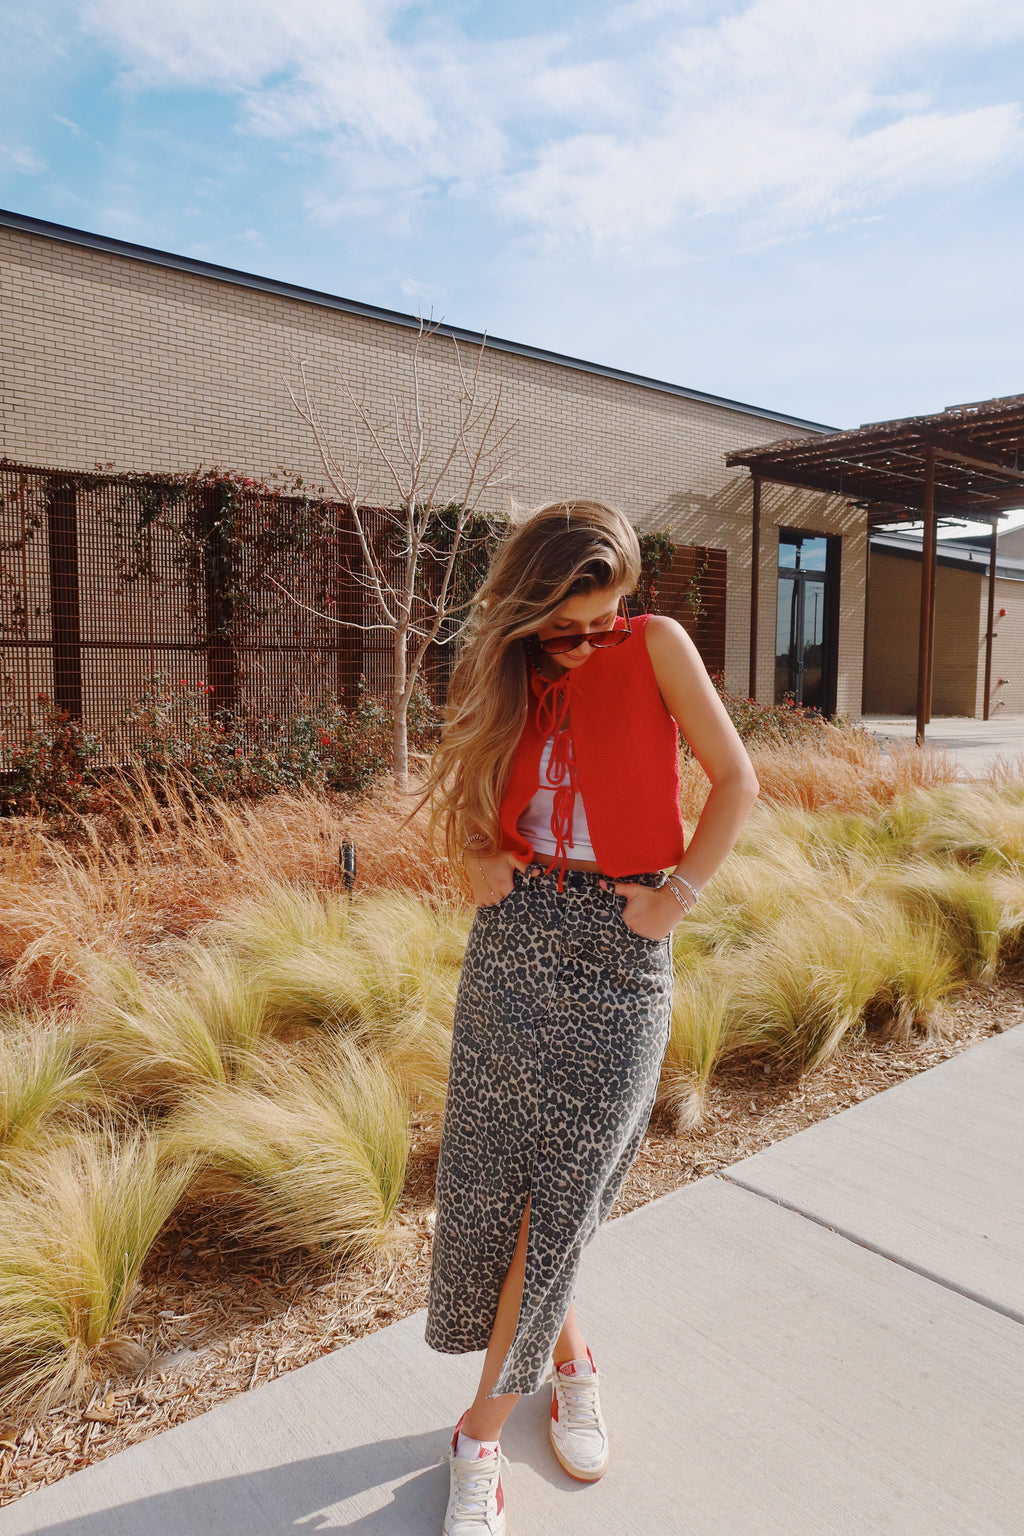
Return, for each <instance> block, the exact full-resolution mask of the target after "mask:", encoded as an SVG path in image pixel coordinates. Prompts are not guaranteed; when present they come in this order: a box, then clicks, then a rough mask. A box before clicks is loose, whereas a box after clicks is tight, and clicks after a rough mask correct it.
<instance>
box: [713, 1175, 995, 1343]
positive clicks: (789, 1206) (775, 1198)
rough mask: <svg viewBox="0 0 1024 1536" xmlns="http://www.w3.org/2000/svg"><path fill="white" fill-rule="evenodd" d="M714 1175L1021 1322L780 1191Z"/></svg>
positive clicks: (962, 1288)
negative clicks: (835, 1223)
mask: <svg viewBox="0 0 1024 1536" xmlns="http://www.w3.org/2000/svg"><path fill="white" fill-rule="evenodd" d="M714 1177H715V1178H717V1179H723V1180H724V1181H725V1182H726V1183H727V1184H734V1185H735V1186H736V1188H737V1189H745V1190H746V1191H747V1193H748V1194H751V1195H758V1196H759V1197H760V1198H761V1199H762V1200H769V1201H770V1202H771V1203H772V1205H780V1206H782V1208H783V1210H786V1211H792V1212H793V1213H794V1215H796V1216H802V1217H803V1218H804V1219H805V1221H813V1223H814V1225H815V1226H816V1227H823V1228H824V1229H825V1231H826V1232H834V1233H835V1234H836V1236H837V1237H843V1238H845V1239H846V1241H847V1242H850V1243H856V1245H857V1247H858V1248H866V1249H867V1251H868V1252H869V1253H876V1254H877V1255H878V1256H879V1258H881V1259H888V1260H889V1262H890V1263H891V1264H898V1265H899V1267H900V1269H908V1270H910V1271H911V1273H912V1274H915V1275H920V1276H921V1278H922V1279H924V1280H930V1281H932V1283H933V1284H934V1285H941V1286H942V1288H943V1290H946V1291H952V1292H953V1294H954V1295H955V1296H962V1297H963V1298H964V1300H965V1301H973V1302H977V1304H978V1306H980V1307H985V1308H986V1309H987V1310H988V1311H989V1312H998V1313H999V1315H1000V1316H1001V1317H1008V1318H1009V1319H1010V1321H1011V1322H1013V1323H1024V1313H1020V1312H1015V1311H1014V1309H1013V1308H1012V1307H1004V1306H1002V1305H1001V1304H1000V1303H999V1302H998V1301H993V1300H992V1299H991V1297H989V1296H981V1295H979V1294H978V1292H977V1291H968V1290H966V1289H965V1288H964V1287H963V1286H961V1285H956V1284H955V1283H954V1282H953V1281H952V1280H946V1279H944V1277H943V1276H942V1275H937V1274H936V1273H935V1271H934V1270H931V1269H925V1268H924V1267H923V1266H922V1265H920V1264H912V1263H911V1262H910V1260H909V1259H903V1258H901V1257H900V1256H899V1254H898V1253H892V1252H891V1251H890V1250H889V1249H888V1248H880V1247H879V1246H878V1244H877V1243H869V1242H868V1241H867V1239H866V1238H863V1237H858V1236H857V1234H856V1233H855V1232H848V1231H847V1230H846V1228H845V1227H835V1226H833V1225H832V1223H831V1222H829V1221H826V1220H825V1219H824V1217H822V1216H815V1214H814V1212H813V1211H807V1210H805V1209H804V1208H803V1206H801V1205H794V1204H793V1203H792V1201H789V1200H783V1198H782V1196H781V1195H770V1194H768V1193H767V1191H766V1190H763V1189H758V1188H757V1186H756V1185H754V1184H747V1183H745V1182H744V1180H743V1179H738V1178H736V1176H735V1174H732V1173H729V1172H728V1170H727V1169H720V1170H719V1171H718V1172H717V1173H716V1174H715V1175H714Z"/></svg>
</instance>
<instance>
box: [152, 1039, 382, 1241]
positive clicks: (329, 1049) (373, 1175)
mask: <svg viewBox="0 0 1024 1536" xmlns="http://www.w3.org/2000/svg"><path fill="white" fill-rule="evenodd" d="M160 1142H161V1148H162V1155H163V1157H164V1159H165V1161H166V1162H167V1164H168V1165H169V1166H170V1167H171V1168H177V1167H178V1166H179V1165H180V1164H184V1165H185V1166H190V1165H196V1166H197V1167H198V1169H199V1173H198V1177H197V1181H196V1192H197V1194H199V1195H202V1196H205V1197H207V1198H213V1199H219V1200H222V1201H224V1202H226V1203H227V1204H228V1206H229V1207H230V1208H231V1209H232V1211H233V1213H234V1216H235V1226H236V1230H237V1231H239V1232H240V1233H243V1234H244V1235H246V1236H247V1237H248V1238H249V1239H250V1240H251V1241H252V1242H254V1243H258V1244H260V1245H265V1246H268V1247H276V1248H293V1247H297V1246H298V1247H303V1248H307V1249H310V1250H311V1251H312V1252H313V1253H315V1254H316V1255H318V1256H319V1257H322V1258H329V1259H343V1258H353V1257H355V1258H360V1257H365V1256H366V1255H367V1254H369V1253H372V1252H374V1251H376V1250H379V1249H380V1248H381V1247H383V1246H384V1245H385V1244H386V1242H387V1238H388V1221H389V1218H390V1216H391V1213H392V1211H393V1210H394V1208H395V1205H396V1203H397V1201H398V1198H399V1196H400V1195H401V1192H402V1185H403V1183H404V1180H405V1169H406V1163H407V1161H408V1156H409V1146H410V1134H409V1116H408V1109H407V1106H406V1103H405V1099H404V1097H403V1096H402V1095H401V1094H400V1093H399V1091H398V1089H397V1088H396V1086H395V1084H394V1082H393V1080H392V1078H391V1075H390V1073H389V1072H388V1070H387V1068H386V1067H385V1066H384V1064H383V1063H382V1062H380V1061H377V1060H374V1059H373V1058H372V1057H370V1056H368V1055H367V1054H366V1053H365V1052H364V1051H361V1050H359V1049H357V1048H356V1047H354V1046H353V1045H351V1044H350V1043H348V1042H345V1041H343V1040H341V1039H339V1038H336V1039H335V1040H333V1041H332V1042H330V1043H329V1044H328V1045H324V1046H323V1047H322V1048H321V1049H320V1050H319V1051H318V1052H317V1054H316V1055H313V1056H308V1055H303V1057H301V1058H298V1059H297V1058H293V1057H289V1056H288V1055H287V1054H286V1053H285V1052H284V1051H283V1050H281V1049H278V1050H277V1051H270V1052H267V1053H265V1054H264V1055H263V1057H262V1058H261V1060H260V1063H259V1066H258V1068H257V1070H256V1072H255V1073H254V1076H253V1078H252V1080H251V1081H250V1082H248V1083H245V1084H237V1083H236V1084H234V1085H227V1084H221V1085H214V1084H211V1085H210V1086H208V1087H205V1088H201V1089H197V1090H196V1091H195V1092H194V1093H192V1094H191V1095H190V1096H189V1098H188V1100H187V1101H186V1102H185V1103H183V1104H182V1105H181V1106H180V1107H179V1108H178V1109H177V1110H175V1111H174V1112H173V1113H172V1114H171V1115H170V1116H169V1117H168V1118H167V1119H166V1120H165V1121H164V1123H163V1124H162V1126H161V1130H160Z"/></svg>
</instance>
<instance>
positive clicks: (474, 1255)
mask: <svg viewBox="0 0 1024 1536" xmlns="http://www.w3.org/2000/svg"><path fill="white" fill-rule="evenodd" d="M633 878H639V879H642V880H644V881H645V882H647V883H652V884H657V883H658V882H659V881H660V879H661V876H660V875H654V876H640V877H633ZM597 882H598V877H597V876H596V875H589V874H583V873H580V872H573V871H569V872H568V873H567V874H566V876H565V881H564V890H563V891H561V892H559V891H558V889H557V882H556V879H555V877H554V875H551V876H547V875H539V876H537V877H534V876H533V874H532V872H531V873H528V874H526V875H520V874H518V873H517V874H516V877H515V884H514V886H513V889H512V892H511V894H510V895H509V896H507V897H506V898H505V899H504V900H503V901H501V902H499V903H498V904H497V905H496V906H493V907H481V908H479V909H478V911H477V913H476V916H475V918H474V921H473V927H472V929H471V932H470V937H469V943H468V945H467V948H466V957H465V961H464V963H463V969H462V975H461V978H460V982H459V991H458V998H457V1002H456V1009H455V1028H454V1034H453V1041H452V1059H451V1069H450V1073H449V1080H448V1094H447V1100H446V1105H445V1118H444V1128H443V1132H442V1137H441V1151H440V1157H439V1160H438V1172H437V1222H436V1227H435V1233H434V1250H433V1259H432V1266H431V1276H430V1296H429V1304H428V1310H427V1331H426V1338H427V1343H428V1344H429V1345H430V1346H431V1347H432V1348H434V1349H437V1350H441V1351H443V1352H445V1353H455V1354H459V1353H463V1352H465V1351H469V1350H480V1349H485V1348H486V1347H487V1343H488V1341H489V1338H490V1333H491V1328H492V1326H493V1323H494V1317H495V1312H496V1309H497V1303H498V1296H499V1293H500V1291H501V1286H502V1283H503V1281H504V1279H505V1275H506V1273H507V1271H508V1267H509V1264H510V1263H511V1260H512V1255H513V1253H514V1250H515V1245H516V1239H517V1237H518V1234H519V1227H520V1223H521V1220H522V1216H523V1212H524V1210H525V1208H526V1202H527V1199H529V1201H530V1221H529V1234H528V1242H527V1251H526V1272H525V1277H524V1282H523V1297H522V1303H521V1306H520V1311H519V1321H518V1324H517V1327H516V1332H515V1337H514V1338H513V1341H512V1344H511V1346H510V1348H509V1350H508V1353H507V1355H506V1357H505V1361H504V1365H503V1367H502V1371H501V1374H500V1376H499V1378H498V1381H497V1383H496V1384H495V1387H494V1389H493V1391H492V1393H491V1396H492V1397H497V1396H500V1395H502V1394H503V1393H506V1392H520V1393H526V1392H534V1391H536V1390H537V1388H538V1387H539V1386H540V1385H541V1382H542V1381H543V1379H544V1375H545V1372H546V1370H547V1366H548V1361H549V1358H550V1355H551V1350H552V1348H553V1346H554V1343H555V1340H556V1339H557V1337H558V1334H559V1332H560V1331H561V1328H562V1324H563V1322H564V1320H565V1314H566V1312H567V1311H568V1309H569V1305H570V1303H571V1302H572V1299H573V1292H574V1289H575V1284H576V1277H577V1275H578V1272H579V1267H580V1262H581V1259H582V1254H583V1249H584V1246H585V1245H586V1243H587V1242H588V1241H589V1240H590V1238H591V1237H593V1235H594V1233H595V1232H596V1231H597V1229H598V1227H599V1226H600V1224H601V1223H602V1221H604V1219H605V1218H606V1217H607V1216H608V1214H609V1212H610V1210H611V1207H612V1205H613V1204H614V1201H615V1197H616V1195H617V1194H618V1191H619V1188H620V1187H621V1184H622V1181H623V1179H624V1178H625V1175H626V1173H627V1172H628V1170H629V1167H630V1165H631V1163H632V1162H633V1160H634V1158H635V1157H636V1154H637V1152H638V1150H639V1148H640V1143H641V1141H642V1139H643V1135H644V1132H645V1130H646V1128H647V1123H648V1120H649V1119H650V1114H651V1109H652V1108H653V1105H654V1097H655V1093H656V1091H657V1086H658V1079H659V1076H660V1072H661V1062H662V1057H663V1056H664V1053H665V1046H666V1044H667V1042H668V1032H669V1023H670V1017H671V1006H672V957H671V946H670V941H669V940H667V939H666V940H662V941H660V942H652V941H650V940H647V939H644V938H642V937H641V936H640V935H639V934H635V933H633V932H632V931H631V930H630V929H629V928H627V927H626V925H625V923H624V922H623V919H622V915H621V909H622V904H623V903H622V899H621V898H617V897H616V896H615V895H614V893H613V892H610V891H602V890H601V889H600V887H599V886H598V883H597Z"/></svg>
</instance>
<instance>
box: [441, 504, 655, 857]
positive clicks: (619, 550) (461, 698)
mask: <svg viewBox="0 0 1024 1536" xmlns="http://www.w3.org/2000/svg"><path fill="white" fill-rule="evenodd" d="M514 516H515V522H514V525H513V529H512V531H511V532H510V533H509V534H508V535H507V536H506V538H505V539H504V540H503V542H502V543H501V545H500V547H499V548H498V551H497V553H496V554H495V556H494V559H493V561H492V562H491V568H490V570H489V571H488V573H487V579H486V580H485V581H484V583H483V585H482V586H481V587H480V589H479V591H478V592H477V593H476V595H475V596H474V598H473V605H472V611H471V614H470V618H469V622H468V624H467V626H466V632H465V636H464V640H463V645H462V649H461V652H460V655H459V660H458V663H457V665H456V667H455V670H454V672H453V673H452V679H451V682H450V684H449V687H448V703H447V707H446V710H445V724H444V729H443V731H442V734H441V741H440V745H439V746H438V748H437V750H436V751H435V753H434V755H433V758H432V760H431V765H430V772H429V776H428V779H427V783H426V793H425V795H424V801H426V800H429V801H430V806H431V810H430V823H429V830H430V837H431V839H432V840H433V839H436V837H437V836H438V833H443V838H444V846H445V849H446V851H447V854H448V857H449V859H450V860H451V862H452V864H453V866H454V868H455V869H456V870H457V871H459V872H460V873H461V871H462V858H461V855H462V850H463V848H464V846H465V842H466V836H467V834H468V833H469V832H471V831H472V832H480V833H482V834H483V835H484V837H485V838H486V840H487V842H486V846H485V845H484V844H480V852H481V853H484V854H487V853H496V852H497V851H498V848H499V846H500V836H501V834H500V826H499V811H500V807H501V801H502V796H503V795H504V793H505V788H506V786H507V784H508V781H509V776H510V774H511V772H512V763H513V760H514V758H515V755H516V748H517V747H518V745H519V738H520V736H521V735H522V731H523V726H524V725H525V723H526V716H527V709H528V704H529V686H528V680H527V665H526V652H525V643H526V641H527V640H528V639H529V638H530V636H531V635H534V634H536V632H537V630H538V629H541V628H542V627H543V626H544V625H545V624H547V623H548V622H549V621H550V620H551V618H552V616H553V615H554V613H555V612H556V610H557V609H558V608H559V607H560V606H561V605H562V603H564V602H565V601H566V600H567V599H568V598H570V597H575V596H577V595H578V594H580V593H585V592H594V591H606V590H611V591H616V592H631V591H632V590H633V589H634V587H635V586H636V584H637V582H638V581H639V579H640V545H639V543H638V541H637V536H636V534H635V532H634V531H633V529H632V527H631V526H630V524H629V523H628V522H627V521H626V518H625V516H624V515H623V514H622V513H621V512H620V511H619V510H618V508H616V507H613V506H611V505H610V504H609V503H608V502H606V501H596V500H586V501H584V500H574V501H551V502H546V503H545V504H544V505H543V506H541V507H536V508H534V509H533V510H532V511H527V512H523V511H521V510H519V509H514ZM422 803H424V802H423V801H421V804H422Z"/></svg>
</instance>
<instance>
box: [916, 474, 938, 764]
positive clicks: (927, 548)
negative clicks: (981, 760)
mask: <svg viewBox="0 0 1024 1536" xmlns="http://www.w3.org/2000/svg"><path fill="white" fill-rule="evenodd" d="M935 555H936V550H935V449H934V448H933V447H932V446H931V445H930V444H929V446H928V447H927V448H926V449H925V461H924V530H923V537H922V541H921V613H920V618H919V620H918V628H917V726H916V732H915V739H916V741H917V745H918V746H919V747H923V746H924V728H925V726H926V725H927V724H928V719H929V716H930V715H931V702H932V701H931V677H932V639H933V633H934V631H933V627H932V614H933V608H934V596H935V564H936V560H935Z"/></svg>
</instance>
